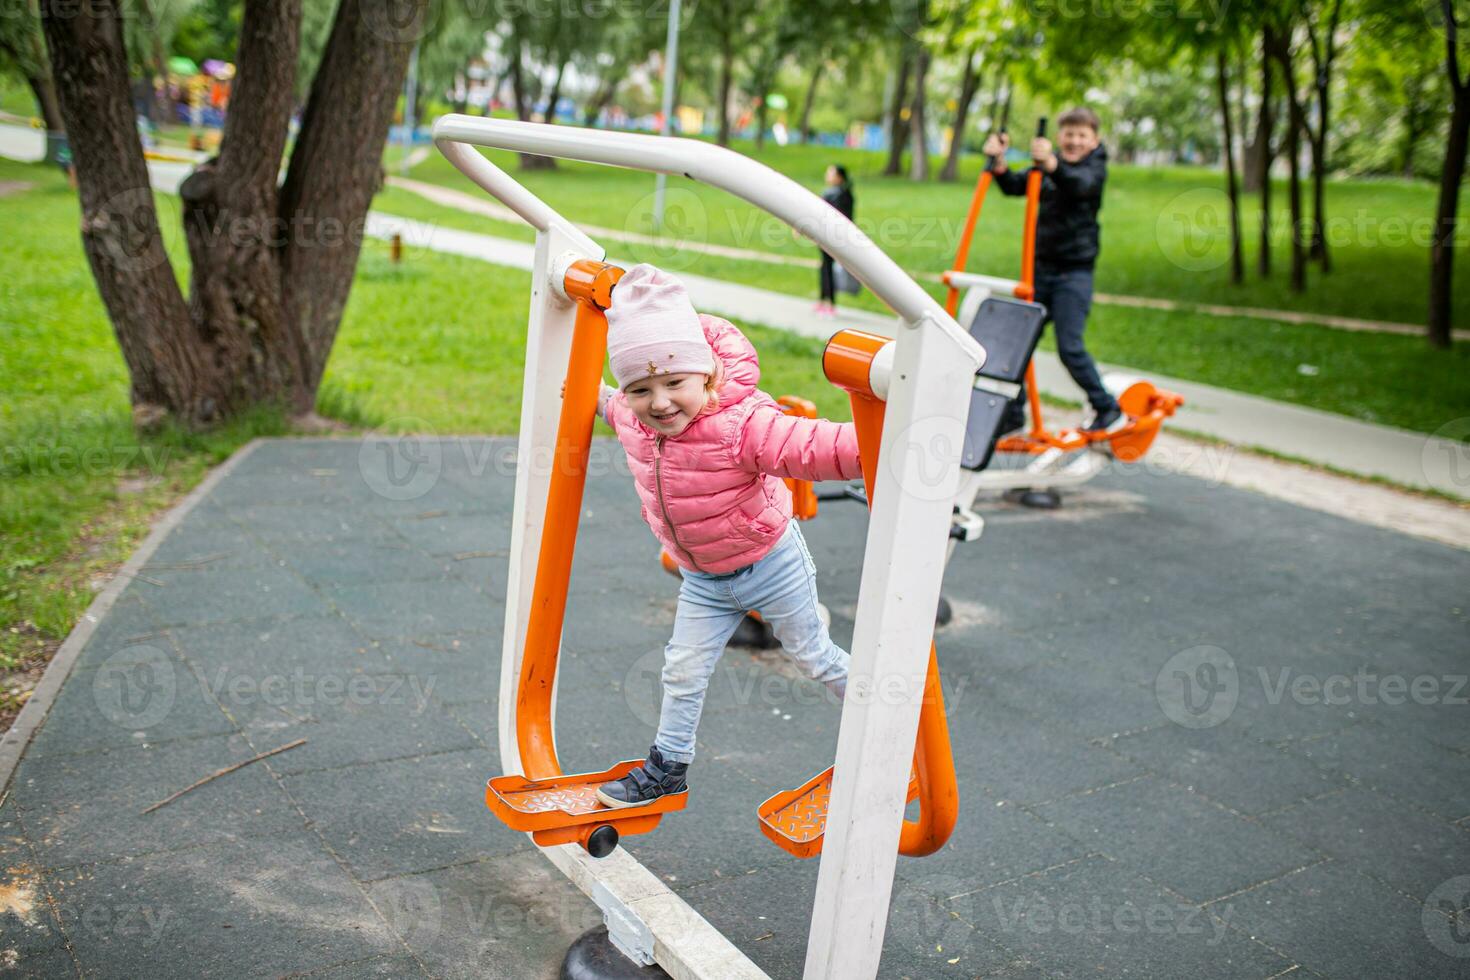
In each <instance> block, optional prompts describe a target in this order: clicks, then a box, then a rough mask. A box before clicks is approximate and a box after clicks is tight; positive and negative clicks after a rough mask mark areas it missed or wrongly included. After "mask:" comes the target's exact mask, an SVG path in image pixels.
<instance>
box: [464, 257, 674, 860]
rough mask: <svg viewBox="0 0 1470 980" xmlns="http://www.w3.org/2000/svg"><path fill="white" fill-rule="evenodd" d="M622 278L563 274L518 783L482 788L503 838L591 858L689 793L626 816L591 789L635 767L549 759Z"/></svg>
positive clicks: (591, 265)
mask: <svg viewBox="0 0 1470 980" xmlns="http://www.w3.org/2000/svg"><path fill="white" fill-rule="evenodd" d="M622 274H623V270H622V269H619V268H617V267H616V266H612V265H608V264H606V263H603V262H593V261H590V260H583V261H580V262H577V263H575V264H573V266H572V267H571V269H570V270H569V271H568V272H567V274H566V279H565V288H566V291H567V294H568V295H569V296H571V297H572V298H573V299H574V300H576V301H577V313H576V321H575V324H574V327H573V339H572V352H571V357H570V359H569V361H568V364H567V386H566V393H565V395H564V396H563V400H562V407H561V416H560V418H559V420H558V422H557V435H556V449H555V453H554V455H553V457H552V471H551V479H550V486H549V488H548V490H547V499H546V519H545V521H544V522H543V525H542V536H541V550H540V553H539V556H538V558H537V563H536V580H535V584H534V586H533V590H532V597H531V613H530V619H529V621H528V622H527V625H526V642H525V649H524V651H523V654H522V659H521V673H520V678H519V683H518V684H517V685H516V744H517V746H518V748H519V749H520V755H521V769H522V771H523V772H524V775H509V776H500V777H498V778H494V779H491V780H490V781H489V782H488V784H487V785H486V787H485V804H486V806H488V807H489V808H490V810H491V812H493V813H494V814H495V815H496V816H497V817H499V818H500V819H501V820H502V821H503V822H504V823H505V824H506V825H507V826H508V827H510V828H511V829H512V830H522V831H527V832H529V833H530V834H531V836H532V839H533V840H535V841H536V843H537V844H540V845H541V846H542V847H550V846H551V845H554V844H568V843H572V842H576V843H579V844H581V845H582V846H583V847H585V848H587V849H588V851H589V852H592V853H594V854H598V853H600V854H606V853H607V852H609V851H611V850H612V847H613V845H614V844H616V843H617V840H618V838H619V837H620V836H625V835H629V834H641V833H645V832H647V831H650V830H652V829H653V828H654V827H655V826H657V824H658V822H659V818H660V817H661V816H662V815H663V814H664V813H667V812H669V811H671V810H681V809H683V808H684V805H685V803H687V802H688V798H689V795H688V793H676V794H671V795H669V796H664V797H661V798H660V799H658V800H656V801H654V802H653V803H650V804H649V805H647V806H642V807H638V808H636V809H633V810H619V809H611V808H608V807H605V806H603V805H602V804H601V803H599V802H598V801H597V797H596V791H597V786H598V785H599V784H601V783H604V782H607V781H609V780H612V779H617V778H619V777H621V776H624V775H626V774H627V773H628V772H629V771H631V770H633V769H635V768H637V767H638V766H641V765H642V764H643V760H641V759H635V760H631V761H626V762H620V763H618V764H617V765H616V766H613V767H612V768H611V769H608V770H607V771H605V772H598V773H581V774H576V775H567V774H564V773H563V772H562V769H561V762H560V761H559V760H558V759H557V757H556V742H555V740H554V737H553V734H552V718H551V696H552V686H553V683H554V681H555V679H556V665H557V659H558V657H559V655H560V650H561V633H562V624H563V621H564V620H565V617H566V607H567V586H568V584H569V583H570V581H571V574H572V552H573V548H574V546H575V544H576V538H577V523H578V517H579V516H580V515H581V513H582V494H583V491H584V489H585V488H586V484H587V461H588V456H589V454H590V451H591V446H592V423H593V420H594V416H595V415H596V414H597V391H598V383H599V382H600V381H601V379H602V365H603V361H604V359H605V358H606V356H607V316H606V312H605V311H606V309H607V307H608V305H609V304H610V303H611V301H612V290H613V286H614V285H616V284H617V281H618V279H620V278H621V277H622Z"/></svg>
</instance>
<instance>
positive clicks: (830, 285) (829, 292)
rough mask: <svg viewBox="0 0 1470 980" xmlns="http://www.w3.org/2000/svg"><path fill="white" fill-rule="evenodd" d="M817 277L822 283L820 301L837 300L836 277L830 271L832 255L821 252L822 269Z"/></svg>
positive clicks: (831, 301) (834, 301)
mask: <svg viewBox="0 0 1470 980" xmlns="http://www.w3.org/2000/svg"><path fill="white" fill-rule="evenodd" d="M818 278H819V279H820V280H821V284H822V302H824V303H833V304H835V303H836V302H837V277H836V275H835V274H834V273H833V272H832V256H830V255H828V254H827V253H826V252H823V253H822V271H821V273H820V274H819V276H818Z"/></svg>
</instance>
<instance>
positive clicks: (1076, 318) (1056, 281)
mask: <svg viewBox="0 0 1470 980" xmlns="http://www.w3.org/2000/svg"><path fill="white" fill-rule="evenodd" d="M1036 302H1038V303H1040V304H1042V305H1043V306H1045V307H1046V319H1047V322H1049V323H1051V324H1053V325H1054V326H1055V327H1056V331H1057V357H1058V358H1059V359H1060V360H1061V362H1062V365H1063V366H1064V367H1065V368H1066V369H1067V373H1068V374H1070V375H1071V376H1072V380H1073V381H1075V382H1077V387H1079V388H1081V389H1082V390H1083V391H1084V392H1086V393H1087V401H1088V403H1089V404H1090V405H1091V406H1092V407H1093V410H1094V411H1096V412H1098V413H1099V414H1101V413H1103V412H1106V411H1108V410H1109V409H1111V408H1112V407H1113V406H1114V405H1116V404H1117V401H1116V400H1115V399H1114V398H1113V396H1112V395H1111V394H1110V393H1109V392H1108V390H1107V389H1106V388H1104V387H1103V383H1102V378H1101V377H1100V376H1099V375H1098V373H1097V364H1096V363H1095V362H1094V361H1093V359H1092V355H1091V354H1089V353H1087V347H1086V346H1084V345H1083V343H1082V332H1083V331H1084V330H1086V329H1087V314H1088V312H1089V311H1090V310H1091V309H1092V270H1091V269H1066V270H1061V271H1058V270H1049V269H1044V268H1041V267H1039V266H1038V268H1037V270H1036ZM1025 406H1026V388H1025V386H1024V385H1022V387H1021V393H1020V395H1018V396H1017V397H1016V399H1015V401H1013V402H1011V404H1010V405H1009V406H1007V411H1006V418H1005V421H1004V422H1003V423H1002V425H1001V432H1002V433H1005V432H1010V431H1013V430H1015V429H1018V428H1020V427H1021V426H1023V425H1025V424H1026V415H1025V411H1026V408H1025Z"/></svg>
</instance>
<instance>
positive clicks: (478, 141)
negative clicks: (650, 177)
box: [434, 114, 973, 343]
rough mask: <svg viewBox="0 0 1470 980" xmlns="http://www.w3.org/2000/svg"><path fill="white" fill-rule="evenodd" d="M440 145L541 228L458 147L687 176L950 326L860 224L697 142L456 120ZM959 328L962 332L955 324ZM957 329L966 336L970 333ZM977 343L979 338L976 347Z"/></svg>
mask: <svg viewBox="0 0 1470 980" xmlns="http://www.w3.org/2000/svg"><path fill="white" fill-rule="evenodd" d="M434 142H435V144H436V145H437V146H438V147H439V150H440V152H442V153H443V154H444V155H445V157H446V158H448V160H449V162H450V163H453V164H454V165H455V166H456V167H458V168H459V169H460V170H461V171H463V172H464V174H465V175H466V176H467V177H469V178H470V179H471V180H473V181H474V182H475V183H476V184H478V185H479V186H480V187H482V188H484V189H485V190H486V191H488V192H489V193H490V194H492V195H494V196H495V197H497V198H499V199H500V200H501V201H503V202H504V203H505V204H506V205H507V206H508V207H510V208H511V209H512V210H514V211H515V212H516V213H517V214H519V215H520V216H521V217H522V218H525V219H526V221H527V222H528V223H529V224H530V225H531V226H532V227H533V228H536V229H538V230H545V228H546V227H547V225H549V224H550V223H551V222H552V221H553V220H558V219H559V216H558V215H557V214H556V212H555V211H553V210H552V209H551V208H550V207H549V206H548V205H547V204H546V202H544V201H542V200H541V199H540V198H538V197H536V196H535V195H534V194H532V193H531V192H530V191H528V190H526V188H524V187H522V186H521V185H520V184H519V183H517V182H516V181H515V179H514V178H512V177H511V176H510V175H509V174H507V173H505V172H504V171H502V170H501V169H500V168H498V167H496V166H495V165H494V164H491V163H490V162H489V161H488V160H486V159H485V158H484V157H483V156H481V155H480V154H479V153H476V152H474V151H473V150H470V149H467V148H466V147H465V146H463V145H462V144H465V143H472V144H474V145H476V146H488V147H494V148H497V149H502V150H514V151H516V152H519V153H535V154H539V155H541V156H550V157H561V158H563V159H568V160H581V161H584V162H587V163H604V164H608V165H609V166H613V167H629V168H631V169H634V170H647V171H650V172H653V173H666V174H682V175H683V176H685V177H689V178H690V179H692V180H698V181H701V182H703V183H706V184H710V185H711V186H714V187H718V188H720V189H721V190H724V191H728V192H729V193H731V194H734V195H735V196H736V197H738V198H741V199H742V200H745V201H749V202H750V203H751V204H754V205H755V206H756V207H758V208H761V209H762V210H764V211H767V212H769V213H771V214H773V215H775V216H776V217H778V218H780V219H781V220H782V221H785V222H786V223H787V224H789V225H791V226H792V227H793V228H796V229H797V230H798V231H800V232H801V233H802V234H804V235H806V236H807V237H808V238H810V239H812V240H813V241H814V242H816V243H817V245H818V246H820V247H821V249H822V250H823V251H825V252H826V253H827V254H829V255H831V256H832V257H833V258H835V259H836V260H837V261H838V262H840V263H842V265H843V267H844V268H846V269H847V270H848V271H849V272H851V273H852V274H853V275H854V276H856V277H857V279H858V281H859V282H861V283H862V284H863V285H865V286H867V287H868V288H869V289H871V290H872V291H873V293H874V294H875V295H877V297H878V298H879V299H881V300H883V302H885V303H887V304H888V305H889V306H891V307H892V308H893V309H894V311H895V312H896V313H898V315H899V316H900V317H902V318H903V319H904V321H906V322H907V323H909V324H915V325H917V324H918V323H919V322H921V321H922V320H924V319H929V320H933V321H935V322H939V323H943V322H944V321H947V320H948V321H950V322H951V323H953V321H952V320H951V318H950V316H949V314H947V313H946V312H945V311H944V307H942V306H940V305H939V304H938V303H937V302H935V300H934V298H933V297H932V296H930V295H929V294H928V293H926V292H925V291H924V290H923V288H922V287H920V286H919V284H918V283H916V282H914V280H913V279H912V278H910V277H909V276H908V274H907V273H905V272H904V271H903V270H902V269H900V268H899V267H898V265H897V263H895V262H894V261H893V260H892V259H891V258H889V257H888V255H887V254H886V253H885V252H884V251H883V250H882V249H880V248H879V247H878V246H877V245H874V244H873V243H872V241H870V240H869V238H868V236H867V235H865V234H863V232H862V230H861V229H859V228H858V227H857V226H856V225H855V224H853V223H852V222H851V221H849V220H848V219H847V218H845V217H843V215H842V213H841V212H839V211H838V210H837V209H836V208H834V207H832V206H831V205H830V204H828V203H827V202H826V201H824V200H822V199H821V198H820V197H818V196H817V195H815V194H813V193H812V192H811V191H809V190H807V189H806V188H804V187H802V186H801V185H800V184H798V183H796V182H795V181H794V180H792V179H791V178H789V177H787V176H785V175H784V174H780V173H777V172H776V171H774V170H772V169H771V168H770V167H767V166H765V165H764V164H761V163H757V162H756V161H754V160H752V159H750V158H749V157H745V156H742V155H741V154H739V153H736V152H735V151H733V150H727V149H725V148H724V147H721V146H715V145H713V144H710V143H703V142H700V141H699V140H692V139H682V138H678V137H668V136H648V135H644V134H641V133H622V132H614V131H611V130H599V129H582V128H579V127H575V126H553V125H548V124H546V123H530V122H518V121H515V120H512V119H486V118H484V117H481V116H463V115H458V114H452V115H447V116H441V117H439V119H437V120H436V121H435V122H434ZM955 329H956V330H959V328H958V326H957V325H956V327H955ZM959 333H960V334H961V335H962V336H964V337H965V338H966V339H969V338H968V335H967V334H965V333H964V331H962V330H961V331H959ZM972 343H973V341H972Z"/></svg>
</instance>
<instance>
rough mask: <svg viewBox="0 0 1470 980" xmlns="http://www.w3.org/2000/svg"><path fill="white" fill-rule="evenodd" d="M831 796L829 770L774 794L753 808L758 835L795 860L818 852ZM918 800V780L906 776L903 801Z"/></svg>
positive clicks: (911, 776)
mask: <svg viewBox="0 0 1470 980" xmlns="http://www.w3.org/2000/svg"><path fill="white" fill-rule="evenodd" d="M831 797H832V767H831V766H828V767H827V768H826V769H825V770H824V771H822V772H819V773H817V774H816V775H815V776H813V777H812V778H811V779H808V780H807V781H806V782H804V783H802V784H801V785H800V786H798V787H797V788H796V789H792V790H787V791H786V792H784V793H777V794H776V795H775V796H773V797H771V798H770V799H768V800H766V801H765V802H764V803H762V804H761V805H760V806H759V807H757V808H756V811H755V812H756V816H758V817H759V818H760V823H761V832H762V833H763V834H765V835H766V836H767V837H769V838H770V839H771V841H772V842H773V843H774V844H775V845H776V846H777V847H779V848H781V849H782V850H783V851H786V852H788V853H790V854H794V855H796V856H797V857H799V858H809V857H812V856H814V855H816V854H819V853H821V850H822V834H823V833H824V832H825V831H826V829H827V803H828V802H829V800H830V799H831ZM918 797H919V777H918V775H917V774H914V773H910V774H909V792H908V797H907V799H908V800H909V802H913V801H914V800H916V799H918Z"/></svg>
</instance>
